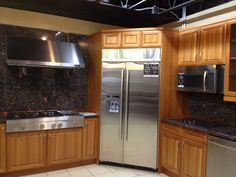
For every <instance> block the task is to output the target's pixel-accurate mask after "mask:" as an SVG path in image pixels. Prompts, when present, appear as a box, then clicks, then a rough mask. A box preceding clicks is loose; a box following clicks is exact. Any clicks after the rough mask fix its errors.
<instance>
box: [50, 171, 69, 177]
mask: <svg viewBox="0 0 236 177" xmlns="http://www.w3.org/2000/svg"><path fill="white" fill-rule="evenodd" d="M48 177H71V176H70V175H69V174H68V173H67V172H62V173H54V174H50V175H48Z"/></svg>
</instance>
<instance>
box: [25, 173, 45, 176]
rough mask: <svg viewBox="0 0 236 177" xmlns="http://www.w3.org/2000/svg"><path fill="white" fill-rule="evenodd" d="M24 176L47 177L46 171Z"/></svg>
mask: <svg viewBox="0 0 236 177" xmlns="http://www.w3.org/2000/svg"><path fill="white" fill-rule="evenodd" d="M25 177H47V174H46V173H39V174H34V175H27V176H25Z"/></svg>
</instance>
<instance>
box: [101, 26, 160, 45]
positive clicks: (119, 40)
mask: <svg viewBox="0 0 236 177" xmlns="http://www.w3.org/2000/svg"><path fill="white" fill-rule="evenodd" d="M161 44H162V32H161V31H160V30H157V29H156V30H155V29H150V30H143V31H141V30H138V29H137V30H134V29H132V30H129V29H123V30H120V31H118V30H114V31H112V30H111V31H105V32H103V33H102V48H142V47H146V48H148V47H150V48H151V47H152V48H153V47H161Z"/></svg>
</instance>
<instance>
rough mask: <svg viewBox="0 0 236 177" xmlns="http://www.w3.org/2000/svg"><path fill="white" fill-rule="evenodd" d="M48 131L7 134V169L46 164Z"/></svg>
mask: <svg viewBox="0 0 236 177" xmlns="http://www.w3.org/2000/svg"><path fill="white" fill-rule="evenodd" d="M46 135H47V133H46V132H26V133H22V132H21V133H10V134H7V171H9V172H10V171H17V170H24V169H30V168H38V167H44V166H46V143H47V137H46Z"/></svg>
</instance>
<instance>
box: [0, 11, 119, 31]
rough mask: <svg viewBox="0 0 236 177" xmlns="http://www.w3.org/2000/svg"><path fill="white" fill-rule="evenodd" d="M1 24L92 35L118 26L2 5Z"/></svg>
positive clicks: (0, 12)
mask: <svg viewBox="0 0 236 177" xmlns="http://www.w3.org/2000/svg"><path fill="white" fill-rule="evenodd" d="M0 24H8V25H16V26H25V27H30V28H40V29H47V30H54V31H63V32H70V33H75V34H84V35H91V34H93V33H96V32H98V31H101V30H102V29H111V28H117V26H112V25H106V24H100V23H94V22H89V21H84V20H78V19H72V18H67V17H61V16H55V15H48V14H43V13H37V12H31V11H25V10H17V9H10V8H3V7H0Z"/></svg>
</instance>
